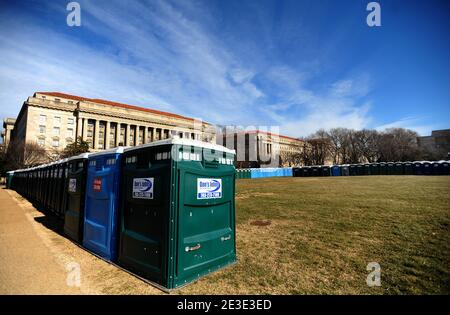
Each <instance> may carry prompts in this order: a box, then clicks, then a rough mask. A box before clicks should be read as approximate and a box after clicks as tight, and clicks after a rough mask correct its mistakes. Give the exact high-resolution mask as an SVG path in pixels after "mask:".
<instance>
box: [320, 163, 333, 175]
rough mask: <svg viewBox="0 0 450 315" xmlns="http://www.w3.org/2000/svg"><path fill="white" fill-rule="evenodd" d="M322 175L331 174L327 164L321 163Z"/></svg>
mask: <svg viewBox="0 0 450 315" xmlns="http://www.w3.org/2000/svg"><path fill="white" fill-rule="evenodd" d="M321 169H322V176H331V167H329V166H328V165H322V167H321Z"/></svg>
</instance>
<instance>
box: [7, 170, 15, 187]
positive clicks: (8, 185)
mask: <svg viewBox="0 0 450 315" xmlns="http://www.w3.org/2000/svg"><path fill="white" fill-rule="evenodd" d="M6 174H7V177H6V188H8V189H10V188H11V182H12V179H13V176H14V171H9V172H6Z"/></svg>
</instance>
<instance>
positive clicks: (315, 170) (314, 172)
mask: <svg viewBox="0 0 450 315" xmlns="http://www.w3.org/2000/svg"><path fill="white" fill-rule="evenodd" d="M310 176H314V177H315V176H322V171H321V169H320V166H318V165H314V166H311V167H310Z"/></svg>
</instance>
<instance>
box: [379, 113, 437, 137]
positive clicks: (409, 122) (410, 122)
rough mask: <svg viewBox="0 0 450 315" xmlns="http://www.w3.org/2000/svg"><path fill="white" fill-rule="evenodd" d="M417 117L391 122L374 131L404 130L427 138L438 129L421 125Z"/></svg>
mask: <svg viewBox="0 0 450 315" xmlns="http://www.w3.org/2000/svg"><path fill="white" fill-rule="evenodd" d="M421 120H422V119H421V118H419V117H404V118H402V119H399V120H397V121H393V122H390V123H387V124H383V125H378V126H377V127H375V129H376V130H379V131H382V130H384V129H389V128H405V129H411V130H414V131H416V132H417V133H418V134H419V135H421V136H429V135H430V134H431V131H432V130H435V129H438V128H436V127H434V126H433V125H428V124H423V123H422V122H421Z"/></svg>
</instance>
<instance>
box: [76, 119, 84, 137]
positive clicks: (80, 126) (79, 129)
mask: <svg viewBox="0 0 450 315" xmlns="http://www.w3.org/2000/svg"><path fill="white" fill-rule="evenodd" d="M82 136H83V118H77V134H76V136H75V138H78V137H82Z"/></svg>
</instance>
